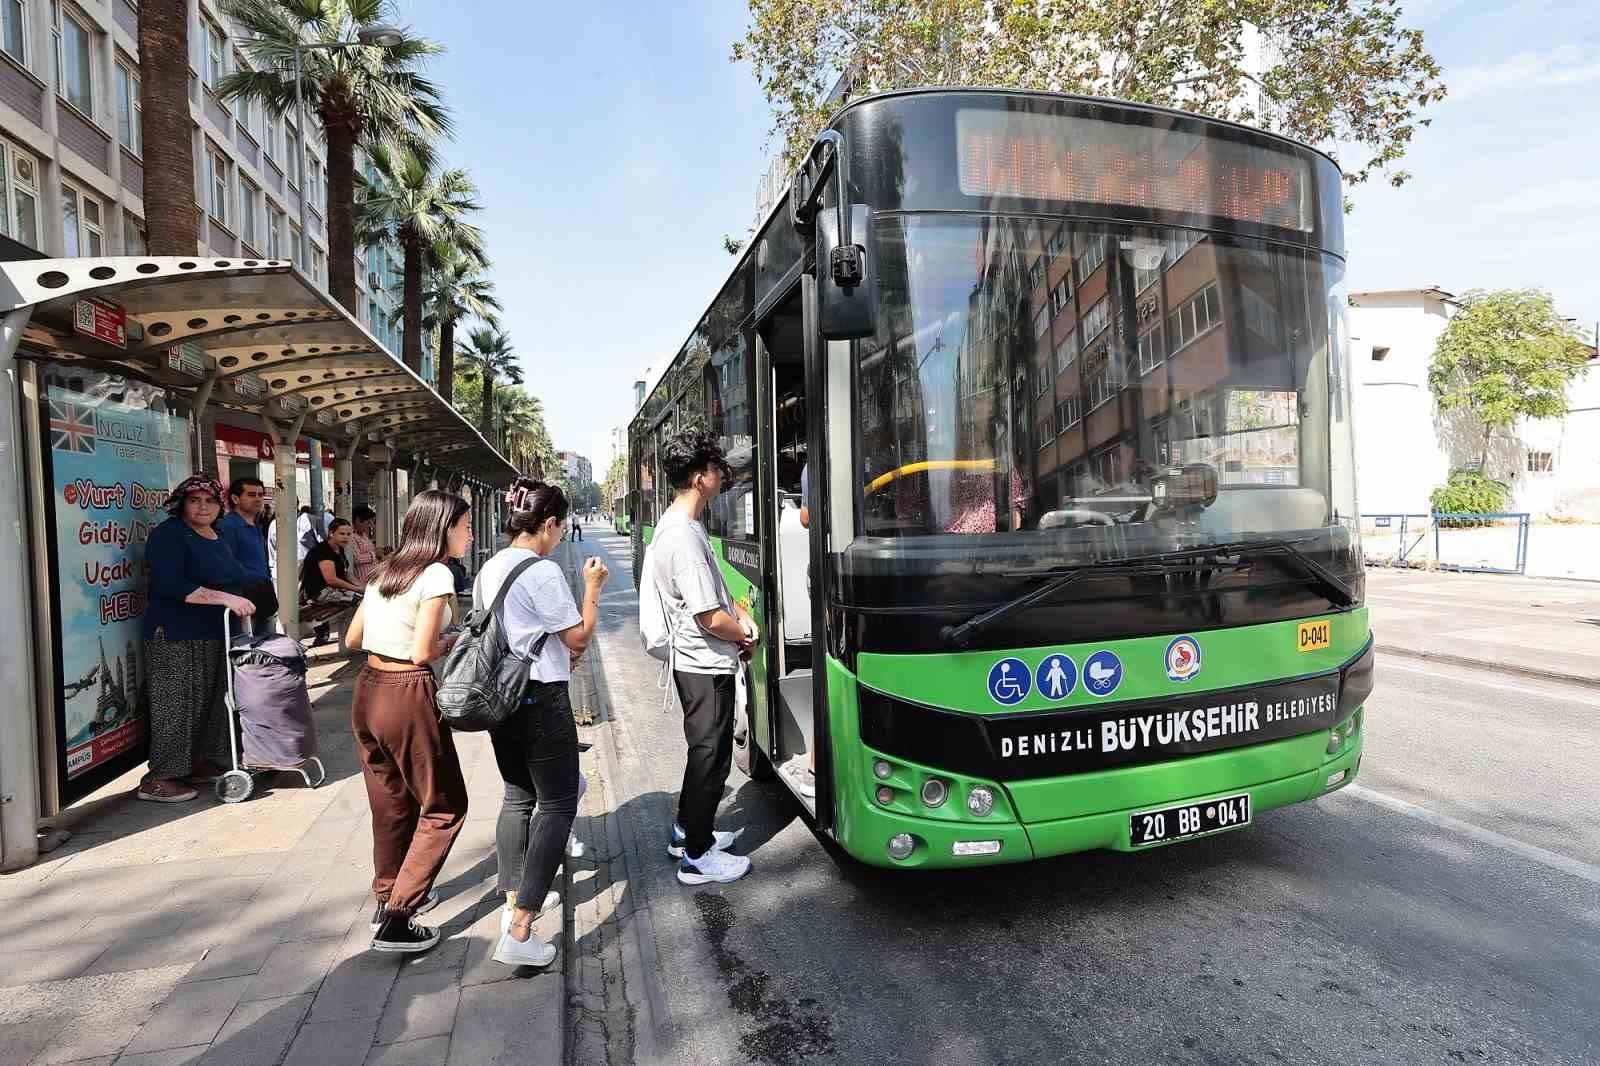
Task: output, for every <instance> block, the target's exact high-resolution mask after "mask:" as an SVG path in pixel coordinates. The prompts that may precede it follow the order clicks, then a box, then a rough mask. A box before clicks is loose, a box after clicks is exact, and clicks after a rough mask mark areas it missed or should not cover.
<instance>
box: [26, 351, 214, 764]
mask: <svg viewBox="0 0 1600 1066" xmlns="http://www.w3.org/2000/svg"><path fill="white" fill-rule="evenodd" d="M49 380H50V384H49V385H48V387H47V399H46V407H47V411H46V412H43V413H44V414H46V427H45V429H46V433H45V435H44V436H45V439H46V440H47V441H48V454H49V469H50V484H51V490H52V495H53V498H54V515H53V517H54V525H55V533H54V536H55V559H54V564H55V565H54V568H53V569H54V575H55V585H56V588H55V592H56V603H57V611H56V617H57V620H58V625H59V632H58V634H57V642H56V647H57V649H58V658H59V663H60V675H59V676H60V680H61V689H60V693H61V708H60V714H61V722H62V733H61V746H62V748H63V749H64V751H65V756H66V766H65V773H66V782H72V781H74V780H76V779H78V778H80V777H82V775H84V774H87V773H89V772H90V771H93V770H94V769H96V768H98V767H103V766H105V765H106V764H107V763H109V762H111V761H112V760H115V759H116V758H117V757H118V756H119V755H123V754H125V753H129V752H131V751H133V750H134V749H138V748H142V746H143V743H144V740H145V737H146V712H147V703H146V699H145V692H144V681H145V670H144V651H143V640H142V635H141V630H140V623H141V620H142V618H143V615H144V606H145V573H144V545H145V541H146V540H147V539H148V537H149V533H150V530H151V529H152V528H153V527H154V526H155V525H156V524H157V523H159V522H161V521H162V520H164V519H165V518H166V513H165V511H164V510H163V506H164V504H165V503H166V498H167V492H168V490H169V489H170V487H171V486H172V485H174V484H176V483H177V482H178V481H180V480H182V478H183V477H184V476H185V475H186V474H187V472H188V466H189V460H188V451H187V421H186V420H185V419H183V418H180V417H177V416H175V415H172V414H169V413H167V412H166V411H165V410H164V407H165V404H164V402H163V401H162V398H161V396H160V394H159V393H157V394H155V395H154V396H151V395H148V394H141V393H140V392H138V391H137V390H138V389H139V388H140V387H139V386H132V387H126V383H123V382H121V381H120V379H117V378H113V377H110V376H108V375H91V376H90V380H91V381H92V382H93V384H92V385H90V386H87V389H88V391H80V390H79V389H77V388H72V387H68V386H67V385H66V384H63V383H60V381H59V379H57V378H56V377H55V376H54V375H52V376H51V378H50V379H49ZM71 384H72V385H82V384H83V382H82V380H81V379H75V380H73V381H72V382H71ZM152 401H154V402H152ZM66 782H63V792H64V793H66V794H69V795H70V794H71V793H73V792H76V791H77V790H76V789H69V788H68V787H67V786H66Z"/></svg>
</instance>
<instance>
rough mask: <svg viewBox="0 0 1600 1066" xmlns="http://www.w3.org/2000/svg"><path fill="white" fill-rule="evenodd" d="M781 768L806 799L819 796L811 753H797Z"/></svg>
mask: <svg viewBox="0 0 1600 1066" xmlns="http://www.w3.org/2000/svg"><path fill="white" fill-rule="evenodd" d="M779 769H780V770H781V771H782V773H783V776H784V777H787V778H788V779H789V781H790V783H792V784H793V785H794V787H795V789H796V790H797V791H799V793H800V795H802V796H804V797H805V798H806V799H815V798H816V796H817V774H816V771H815V770H813V769H811V757H810V756H809V755H796V756H795V757H794V758H792V759H790V760H789V761H788V762H786V763H784V764H783V765H782V766H781V767H779Z"/></svg>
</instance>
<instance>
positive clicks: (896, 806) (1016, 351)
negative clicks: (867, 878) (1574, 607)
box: [627, 89, 1373, 867]
mask: <svg viewBox="0 0 1600 1066" xmlns="http://www.w3.org/2000/svg"><path fill="white" fill-rule="evenodd" d="M1340 180H1341V179H1340V173H1339V169H1338V167H1337V165H1336V164H1335V163H1334V162H1333V160H1331V159H1330V158H1328V157H1327V156H1325V155H1323V154H1321V153H1319V152H1317V151H1316V150H1314V149H1311V148H1308V147H1306V146H1305V145H1301V144H1298V143H1295V142H1293V141H1289V140H1285V139H1283V138H1281V137H1277V136H1274V135H1271V134H1267V133H1263V132H1260V131H1258V130H1254V129H1249V128H1246V127H1242V126H1239V125H1235V124H1231V123H1226V122H1220V121H1215V120H1211V119H1206V118H1202V117H1199V116H1196V115H1191V114H1187V113H1183V112H1177V111H1170V110H1165V109H1160V108H1154V107H1147V106H1143V105H1136V104H1128V103H1122V102H1116V101H1109V100H1097V99H1086V98H1080V97H1070V96H1062V95H1054V94H1044V93H1020V92H1007V91H988V90H948V89H939V90H919V91H910V92H896V93H887V94H882V95H877V96H872V97H865V98H862V99H860V100H857V101H854V102H852V103H849V104H848V105H847V106H845V107H843V108H842V109H841V110H840V111H839V112H838V113H837V114H836V115H835V117H834V118H833V120H832V122H831V123H830V125H829V127H828V129H827V130H826V131H824V132H823V133H822V135H821V136H820V137H819V138H818V139H817V141H816V143H815V145H814V146H813V148H812V150H811V152H810V154H809V156H808V158H807V159H806V160H805V162H804V164H803V165H802V166H801V167H800V169H799V170H798V171H797V173H796V174H795V177H794V180H793V183H792V185H791V187H790V189H789V193H788V197H787V199H786V201H785V202H784V203H782V204H780V205H778V206H777V207H776V208H775V209H774V210H773V211H772V213H771V214H770V215H769V216H768V217H767V219H766V220H765V222H764V223H763V225H762V226H761V228H760V230H759V232H758V233H757V234H756V236H755V238H754V239H753V240H752V241H751V243H750V246H749V247H748V248H747V249H746V250H745V252H744V254H743V256H742V258H741V259H740V261H739V264H738V266H736V267H735V268H734V270H733V273H732V275H731V276H730V277H729V278H728V280H727V282H726V283H725V284H724V285H723V286H722V288H721V290H720V291H719V292H718V293H717V294H716V296H715V298H714V299H713V300H712V301H711V304H710V307H709V308H708V309H707V310H706V311H705V313H704V315H703V316H702V317H701V318H700V319H699V321H698V323H697V324H696V326H695V327H694V330H693V332H692V334H691V335H690V336H689V338H688V340H687V341H686V342H685V343H684V345H683V347H682V349H681V350H680V351H679V353H678V354H677V356H676V358H675V359H673V360H672V362H671V364H670V366H669V367H668V369H667V370H666V371H665V372H664V374H663V375H662V377H661V378H660V380H659V381H658V382H657V383H656V385H655V387H654V389H653V391H652V392H651V393H650V395H649V397H648V399H647V400H646V402H645V403H644V405H643V406H642V408H641V409H640V411H639V413H638V415H637V416H636V417H635V419H634V421H633V423H632V424H631V426H630V431H629V432H630V435H629V467H630V479H629V486H630V494H629V497H628V508H627V509H628V512H629V517H630V519H631V521H632V527H631V528H632V529H633V534H632V548H633V556H634V573H635V574H636V575H638V574H639V573H640V570H641V566H640V564H641V562H642V555H643V551H644V548H645V545H646V544H647V543H648V541H649V539H650V534H651V529H652V526H653V523H654V522H655V521H656V519H657V517H658V515H659V514H660V511H661V509H662V508H664V507H665V506H666V505H667V504H668V503H669V502H670V498H671V488H670V486H668V485H665V484H663V478H662V475H661V472H660V466H659V462H658V449H659V448H660V447H661V446H662V443H663V442H664V441H665V440H666V439H667V438H669V437H670V436H672V435H673V434H675V433H678V432H680V431H682V430H685V429H692V428H700V429H704V430H708V431H710V432H713V433H716V434H718V435H719V436H720V437H721V439H722V441H723V444H724V447H725V448H726V451H727V455H728V461H729V466H730V476H729V477H728V478H727V479H726V480H725V489H724V491H723V492H722V494H721V495H720V496H719V497H718V498H717V499H715V500H714V501H713V502H712V503H711V504H710V506H709V508H708V510H707V512H706V514H705V517H704V520H705V522H706V525H707V529H708V532H709V533H710V534H711V537H712V539H713V543H714V544H715V545H716V549H717V552H718V553H719V556H720V558H721V561H722V567H723V572H724V575H725V576H726V578H727V581H728V584H729V587H730V589H731V590H732V591H733V594H734V596H735V597H736V598H737V599H738V600H739V601H740V602H741V603H742V604H743V605H745V606H746V607H747V608H748V609H749V610H750V612H751V613H752V615H753V616H754V617H755V618H756V620H757V621H758V622H759V623H760V625H761V627H762V640H761V643H760V645H759V647H758V649H757V651H756V654H755V655H754V656H753V658H752V659H751V661H750V662H749V664H748V667H747V669H748V681H749V692H750V699H749V700H748V702H747V707H746V708H745V710H744V712H743V713H742V714H741V716H740V720H739V721H738V722H736V724H735V758H736V760H737V762H738V764H739V765H740V766H741V768H742V769H743V770H744V771H745V772H746V773H747V774H749V775H750V776H751V777H752V778H757V779H764V778H770V777H772V776H774V775H775V776H777V777H778V778H779V779H780V780H782V781H784V782H785V783H786V784H787V785H788V787H789V788H790V790H791V791H793V792H794V793H795V795H796V798H797V800H798V801H799V802H800V803H802V804H803V805H804V806H805V807H806V808H807V809H808V810H809V811H810V813H811V815H812V818H813V822H814V825H815V827H816V829H817V831H818V832H820V833H823V834H825V835H827V836H829V837H831V838H833V839H834V840H836V841H837V842H838V843H839V844H840V845H841V846H842V847H843V848H844V849H845V850H846V851H848V852H849V853H850V854H851V855H853V856H855V857H857V858H858V859H861V860H863V861H865V862H868V863H873V864H878V865H884V866H904V867H952V866H962V865H967V864H973V863H989V862H1016V861H1023V860H1027V859H1033V858H1042V857H1045V856H1050V855H1060V854H1064V853H1068V852H1074V851H1081V850H1085V849H1090V848H1112V849H1118V850H1140V849H1144V848H1148V847H1154V846H1159V845H1163V844H1167V843H1171V842H1174V841H1180V840H1190V839H1194V838H1197V837H1201V836H1206V835H1210V834H1212V833H1217V832H1221V831H1225V830H1230V829H1235V828H1239V827H1242V826H1246V825H1249V824H1250V823H1251V822H1252V820H1253V819H1254V818H1255V817H1256V816H1257V815H1259V814H1261V813H1262V812H1263V811H1267V810H1269V809H1271V808H1274V807H1281V806H1284V805H1286V804H1291V803H1296V802H1299V801H1301V800H1307V799H1312V798H1314V797H1317V796H1321V795H1323V794H1325V793H1328V792H1330V791H1332V790H1334V789H1337V788H1340V787H1342V786H1343V785H1345V784H1347V783H1348V782H1350V781H1351V780H1353V778H1354V776H1355V774H1356V772H1357V770H1358V769H1359V766H1360V761H1361V748H1362V740H1363V733H1362V713H1361V708H1362V704H1363V703H1364V701H1365V699H1366V697H1367V696H1368V694H1369V693H1370V692H1371V689H1372V684H1373V680H1372V679H1373V654H1372V639H1371V636H1370V633H1369V630H1368V621H1367V610H1366V608H1365V606H1364V605H1363V596H1364V591H1365V590H1364V578H1363V572H1362V563H1361V558H1362V556H1361V551H1360V544H1359V539H1358V538H1359V534H1358V528H1357V514H1358V511H1357V507H1356V487H1355V471H1354V463H1355V450H1354V442H1353V440H1352V431H1353V426H1352V416H1351V409H1350V405H1351V384H1350V378H1349V367H1348V363H1347V358H1348V354H1347V353H1348V330H1347V325H1346V296H1345V286H1344V255H1345V249H1344V235H1343V213H1342V200H1341V186H1340ZM803 473H804V477H803V476H802V475H803ZM802 480H804V481H806V482H807V484H808V486H809V487H808V490H807V492H806V495H805V496H804V497H803V496H802V490H801V485H802ZM803 519H804V520H803ZM636 580H637V577H636ZM812 765H814V767H815V770H814V773H815V777H814V786H815V797H814V798H809V797H807V796H806V795H805V791H806V790H805V789H803V788H802V787H800V786H799V784H798V781H799V780H800V779H801V778H802V777H803V776H804V774H805V771H806V768H807V767H808V766H812Z"/></svg>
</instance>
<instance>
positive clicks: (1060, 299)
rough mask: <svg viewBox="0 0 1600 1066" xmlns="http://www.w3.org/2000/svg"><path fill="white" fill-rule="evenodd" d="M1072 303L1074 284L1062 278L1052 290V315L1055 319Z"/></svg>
mask: <svg viewBox="0 0 1600 1066" xmlns="http://www.w3.org/2000/svg"><path fill="white" fill-rule="evenodd" d="M1071 302H1072V284H1071V283H1070V282H1069V281H1068V280H1067V279H1066V278H1062V279H1061V281H1060V282H1059V283H1058V284H1057V285H1056V287H1055V288H1053V289H1051V290H1050V315H1051V317H1054V316H1056V315H1059V314H1060V313H1061V309H1062V308H1064V307H1066V306H1067V304H1069V303H1071Z"/></svg>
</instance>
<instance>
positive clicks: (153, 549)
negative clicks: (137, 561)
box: [134, 474, 255, 803]
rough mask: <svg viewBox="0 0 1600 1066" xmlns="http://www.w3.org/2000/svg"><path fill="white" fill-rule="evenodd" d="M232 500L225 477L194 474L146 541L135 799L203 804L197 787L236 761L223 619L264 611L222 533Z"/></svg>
mask: <svg viewBox="0 0 1600 1066" xmlns="http://www.w3.org/2000/svg"><path fill="white" fill-rule="evenodd" d="M222 500H223V497H222V485H221V484H220V483H219V482H218V481H217V480H216V479H215V478H212V477H208V476H206V475H204V474H195V475H193V476H192V477H188V478H185V479H184V480H183V481H180V482H179V483H178V484H177V485H176V486H175V487H174V488H173V490H172V493H171V494H170V495H169V496H168V497H167V514H168V515H169V517H168V518H167V520H166V521H165V522H162V523H161V524H160V525H158V526H156V527H155V529H153V530H151V531H150V538H149V540H147V541H146V542H145V547H144V563H145V573H146V576H147V580H148V589H149V602H148V603H147V604H146V606H145V611H144V657H145V667H146V672H147V675H148V678H149V682H148V683H149V700H150V772H149V773H148V774H146V775H145V778H144V780H143V781H141V782H140V784H139V788H138V789H137V791H136V792H135V793H134V794H135V795H136V796H138V798H139V799H142V800H148V801H150V802H152V803H184V802H187V801H188V800H192V799H194V798H195V795H196V793H195V790H194V789H193V788H192V787H191V785H193V784H196V783H201V782H206V781H214V780H216V779H217V777H218V776H219V775H220V774H221V772H222V767H221V763H222V761H223V760H224V759H225V758H226V755H227V750H228V722H227V719H226V718H224V717H223V716H224V715H225V714H227V713H228V712H227V707H226V705H225V704H224V703H223V693H224V692H225V691H226V687H227V679H226V677H225V676H224V675H223V670H224V669H225V666H224V664H223V662H222V656H223V650H224V649H223V634H222V620H223V615H224V612H225V611H232V612H233V613H234V614H236V615H238V616H239V617H241V618H247V617H249V616H250V615H252V614H254V613H255V605H254V604H252V603H251V602H250V601H249V600H248V599H245V597H244V596H242V595H241V593H242V592H243V591H244V587H245V584H246V583H247V582H248V581H249V580H250V575H249V574H248V573H246V572H245V568H244V566H243V565H242V564H241V563H240V562H239V561H238V560H237V559H235V558H234V557H233V553H232V552H231V551H230V550H229V549H228V545H227V542H226V541H224V540H223V539H222V538H221V537H220V536H218V535H217V532H216V530H215V529H214V528H213V527H214V526H215V525H216V523H217V519H218V518H220V517H221V516H222Z"/></svg>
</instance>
